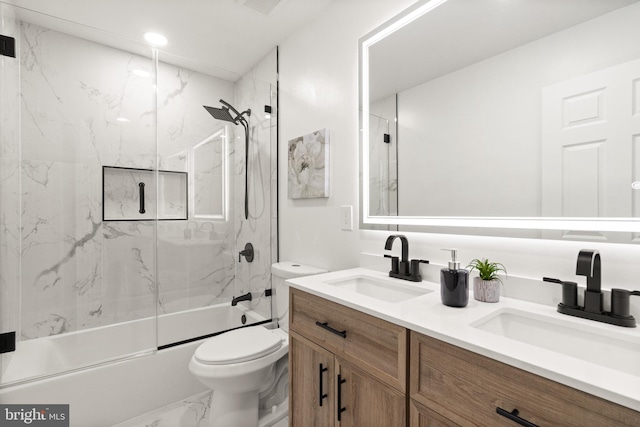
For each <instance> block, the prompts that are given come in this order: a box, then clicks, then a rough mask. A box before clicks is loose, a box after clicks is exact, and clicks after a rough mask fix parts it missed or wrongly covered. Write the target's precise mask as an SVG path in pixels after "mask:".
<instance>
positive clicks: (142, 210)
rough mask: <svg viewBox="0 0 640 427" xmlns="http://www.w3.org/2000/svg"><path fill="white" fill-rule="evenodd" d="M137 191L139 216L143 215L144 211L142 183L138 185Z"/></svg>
mask: <svg viewBox="0 0 640 427" xmlns="http://www.w3.org/2000/svg"><path fill="white" fill-rule="evenodd" d="M138 190H139V191H140V210H139V211H138V212H140V213H141V214H143V213H145V212H146V211H145V209H144V182H141V183H139V184H138Z"/></svg>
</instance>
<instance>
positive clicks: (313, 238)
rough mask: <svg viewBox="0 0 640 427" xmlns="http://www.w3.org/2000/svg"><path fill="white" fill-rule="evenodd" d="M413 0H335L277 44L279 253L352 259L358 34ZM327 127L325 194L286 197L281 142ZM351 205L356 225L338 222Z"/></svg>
mask: <svg viewBox="0 0 640 427" xmlns="http://www.w3.org/2000/svg"><path fill="white" fill-rule="evenodd" d="M411 3H413V1H410V0H396V1H393V2H391V1H387V0H373V1H372V0H349V1H335V2H333V3H332V4H331V5H330V6H329V7H328V8H327V9H326V10H325V11H324V12H323V13H322V14H321V15H320V16H318V17H317V19H315V20H314V21H313V22H310V23H309V24H308V25H307V26H305V27H304V28H302V29H301V30H299V31H298V32H297V33H295V34H293V35H292V36H291V37H289V38H288V39H287V40H285V41H284V42H283V43H282V44H281V45H280V148H279V150H280V151H279V153H280V171H279V175H280V176H279V178H280V196H279V197H280V206H279V215H280V259H281V260H293V261H297V262H302V263H305V264H311V265H315V266H318V267H323V268H327V269H330V270H339V269H344V268H349V267H354V266H357V265H358V252H359V249H358V247H359V243H358V242H359V236H358V232H357V222H358V220H357V219H358V209H357V206H358V158H359V157H358V138H359V134H358V39H359V38H360V37H362V36H363V35H365V34H366V33H368V32H370V31H372V30H373V29H375V28H376V27H377V26H379V25H380V24H382V23H383V22H385V21H386V20H387V19H389V18H390V17H392V16H394V15H395V14H397V13H398V12H400V11H401V10H403V9H404V8H406V7H407V6H409V5H410V4H411ZM322 128H327V129H329V133H330V156H331V162H330V164H331V166H330V186H331V187H330V197H329V198H327V199H307V200H289V199H288V198H287V142H288V141H289V140H290V139H293V138H295V137H298V136H301V135H305V134H307V133H310V132H313V131H316V130H318V129H322ZM342 205H351V206H353V208H354V209H353V223H354V231H342V230H341V229H340V223H341V222H340V206H342Z"/></svg>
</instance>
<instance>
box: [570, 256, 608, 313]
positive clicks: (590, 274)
mask: <svg viewBox="0 0 640 427" xmlns="http://www.w3.org/2000/svg"><path fill="white" fill-rule="evenodd" d="M576 274H577V275H578V276H586V277H587V290H586V291H584V311H588V312H590V313H602V311H603V310H602V291H601V280H602V274H601V268H600V254H599V253H598V251H596V250H594V249H583V250H581V251H580V253H578V262H577V263H576Z"/></svg>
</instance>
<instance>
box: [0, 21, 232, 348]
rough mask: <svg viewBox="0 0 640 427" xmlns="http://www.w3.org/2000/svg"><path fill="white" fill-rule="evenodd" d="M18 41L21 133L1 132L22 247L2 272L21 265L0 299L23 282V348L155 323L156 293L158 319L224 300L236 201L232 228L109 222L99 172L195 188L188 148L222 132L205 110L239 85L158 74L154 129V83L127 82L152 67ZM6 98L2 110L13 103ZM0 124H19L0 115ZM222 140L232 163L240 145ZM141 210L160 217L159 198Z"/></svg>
mask: <svg viewBox="0 0 640 427" xmlns="http://www.w3.org/2000/svg"><path fill="white" fill-rule="evenodd" d="M19 27H20V33H19V37H18V38H19V50H20V67H21V80H20V85H19V87H20V95H19V97H20V115H21V124H20V126H19V130H18V131H14V133H13V134H11V132H12V131H11V127H10V126H8V127H5V126H4V123H3V126H2V138H3V140H2V156H3V157H2V162H3V169H2V177H3V181H2V187H0V190H1V191H2V195H1V196H2V203H0V205H1V206H2V208H1V209H4V211H3V226H4V227H5V228H6V227H8V226H13V228H12V230H9V231H8V232H5V235H7V234H8V235H9V236H13V235H15V241H12V240H11V239H5V240H4V241H3V248H2V250H3V254H2V255H3V257H2V260H3V262H10V261H8V260H11V253H12V252H13V253H16V254H19V257H20V261H21V262H20V263H15V264H14V265H21V267H20V271H19V272H16V273H15V274H13V277H10V274H12V273H11V269H7V270H4V269H3V273H2V274H3V276H2V280H3V289H5V288H7V287H6V286H4V282H5V281H8V280H10V281H16V279H19V282H20V286H21V300H22V305H21V307H20V311H21V314H20V316H21V318H20V324H21V330H20V335H21V339H31V338H36V337H42V336H48V335H55V334H59V333H64V332H72V331H77V330H82V329H86V328H91V327H96V326H103V325H108V324H111V323H118V322H123V321H128V320H133V319H139V318H143V317H147V316H153V315H155V313H156V286H158V287H159V294H158V303H159V312H160V313H169V312H175V311H179V310H183V309H186V308H194V307H202V306H206V305H210V304H216V303H219V302H223V301H228V300H230V298H231V296H232V295H233V294H235V293H236V290H235V289H234V265H235V263H234V260H235V256H236V254H235V237H236V235H235V234H236V231H235V227H234V218H235V215H234V212H235V209H234V208H233V203H234V198H233V196H232V193H233V192H230V193H231V195H230V197H229V200H230V208H229V215H228V216H227V217H226V218H195V217H193V215H192V214H191V212H190V216H189V219H188V220H185V221H179V220H174V221H145V220H141V221H108V222H103V221H102V166H117V167H126V168H140V169H156V168H159V169H161V170H171V171H181V172H190V173H189V175H190V179H191V175H192V174H191V171H192V165H193V147H194V146H195V145H197V144H198V143H200V142H202V141H203V140H206V139H207V138H209V137H210V136H211V135H212V134H215V133H216V132H219V131H220V130H221V124H220V123H218V122H216V121H215V120H213V119H212V118H211V117H210V116H209V115H208V113H206V111H205V110H204V109H203V108H202V105H203V104H207V105H215V104H216V103H217V101H218V99H220V98H225V99H232V97H233V84H232V83H229V82H224V81H221V80H218V79H215V78H212V77H210V76H206V75H203V74H200V73H196V72H193V71H189V70H184V69H181V68H178V67H175V66H172V65H168V64H165V63H160V64H159V69H158V80H157V81H158V95H157V97H158V99H157V105H158V111H157V120H158V121H157V124H156V114H155V113H156V112H155V108H154V93H153V79H152V78H150V77H145V76H144V75H140V73H138V74H136V73H133V71H134V70H143V71H146V72H148V73H150V75H151V76H153V71H154V61H153V60H152V59H151V58H144V57H141V56H138V55H134V54H130V53H127V52H124V51H120V50H117V49H113V48H110V47H106V46H103V45H100V44H96V43H93V42H89V41H86V40H83V39H79V38H76V37H72V36H69V35H66V34H63V33H59V32H56V31H52V30H48V29H45V28H42V27H39V26H36V25H31V24H29V23H24V22H23V23H21V24H20V25H19ZM150 56H151V54H150ZM4 76H6V73H4V72H3V79H4V78H5V77H4ZM2 84H3V89H4V86H5V82H4V81H3V82H2ZM4 93H5V92H4V91H3V97H2V103H3V104H2V106H3V108H4V107H5V105H6V104H7V103H9V102H11V101H10V98H8V97H5V96H4ZM16 116H17V115H16ZM8 117H9V118H8ZM119 118H120V119H121V120H118V119H119ZM122 119H126V120H122ZM2 120H15V121H14V123H19V122H18V118H17V117H13V118H11V117H10V115H7V114H5V113H4V111H3V114H2ZM156 126H157V146H156ZM222 129H223V131H224V127H222ZM17 132H19V133H20V135H19V136H17V135H16V133H17ZM231 132H233V129H231ZM221 135H222V137H221V138H222V139H221V142H220V143H219V145H220V146H222V145H223V144H227V145H228V146H229V148H230V149H229V150H227V151H228V152H227V156H228V157H229V158H230V159H233V157H234V151H233V144H232V143H231V142H230V141H232V138H230V135H227V134H225V133H224V132H223V133H222V134H221ZM223 140H224V141H223ZM15 141H21V149H22V159H21V160H20V161H18V160H17V157H16V156H17V155H16V154H12V151H17V150H16V148H15V147H13V148H12V145H11V144H12V143H13V144H14V143H15ZM14 145H15V144H14ZM156 147H157V148H156ZM12 155H13V157H12ZM5 163H6V164H7V166H5ZM229 164H230V166H229V169H230V171H228V173H229V172H230V173H232V175H231V176H232V177H233V168H234V164H233V162H232V161H231V162H229ZM221 167H222V164H221V165H220V166H219V168H221ZM12 171H13V172H12ZM218 173H221V172H220V171H218ZM19 180H21V186H20V185H18V184H17V182H19ZM231 182H233V180H231ZM154 186H155V183H154ZM18 189H19V190H18ZM12 192H14V193H15V194H12ZM160 196H161V197H162V194H160ZM12 197H13V199H15V200H13V202H12ZM20 197H21V203H18V199H19V198H20ZM189 198H190V200H193V198H192V195H191V194H190V195H189ZM145 199H146V200H147V207H148V209H149V210H151V212H153V214H154V216H155V214H156V212H155V210H154V209H155V194H154V192H149V193H147V194H146V197H145ZM12 207H13V208H14V210H15V211H16V212H9V211H10V210H11V208H12ZM16 207H19V208H16ZM18 209H19V212H17V211H18ZM18 213H21V215H22V217H21V221H22V225H21V228H17V227H19V225H18V224H19V221H18V219H19V216H18V215H17V214H18ZM11 215H13V217H11ZM156 239H157V246H156ZM5 255H7V256H5ZM15 258H16V257H15V256H14V260H15ZM156 259H157V263H158V264H157V265H156ZM9 288H10V287H9ZM3 292H5V291H4V290H3ZM3 297H4V294H3ZM3 300H4V298H3ZM186 334H187V337H188V331H186ZM151 335H153V334H151ZM154 345H155V338H153V337H152V338H151V341H150V343H149V346H150V347H153V346H154Z"/></svg>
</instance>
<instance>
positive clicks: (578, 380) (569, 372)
mask: <svg viewBox="0 0 640 427" xmlns="http://www.w3.org/2000/svg"><path fill="white" fill-rule="evenodd" d="M359 275H364V276H368V277H374V278H380V279H383V280H394V281H397V282H399V283H401V284H402V286H404V287H414V288H415V289H427V290H430V291H431V292H430V293H428V294H426V295H422V296H418V297H416V298H413V299H409V300H407V301H405V302H399V303H390V302H385V301H381V300H379V299H376V298H372V297H368V296H364V295H360V294H357V293H355V292H353V291H349V290H346V289H342V288H340V287H339V286H335V285H332V284H329V283H328V282H331V281H335V280H339V279H343V278H348V277H353V276H359ZM470 282H471V280H470ZM288 283H289V284H290V286H292V287H294V288H297V289H300V290H302V291H305V292H308V293H310V294H313V295H317V296H320V297H323V298H326V299H328V300H330V301H334V302H337V303H339V304H342V305H345V306H347V307H350V308H353V309H355V310H358V311H361V312H363V313H367V314H370V315H372V316H376V317H379V318H381V319H384V320H387V321H389V322H391V323H395V324H397V325H400V326H404V327H406V328H407V329H410V330H413V331H416V332H419V333H421V334H424V335H427V336H430V337H433V338H436V339H439V340H442V341H445V342H447V343H450V344H453V345H456V346H458V347H461V348H464V349H467V350H470V351H473V352H475V353H478V354H481V355H483V356H487V357H490V358H492V359H495V360H498V361H500V362H503V363H506V364H508V365H511V366H515V367H517V368H520V369H523V370H525V371H528V372H532V373H534V374H537V375H540V376H542V377H545V378H548V379H550V380H553V381H556V382H559V383H561V384H565V385H567V386H570V387H574V388H576V389H578V390H582V391H584V392H586V393H589V394H593V395H595V396H598V397H601V398H603V399H606V400H609V401H612V402H615V403H618V404H620V405H623V406H626V407H628V408H631V409H634V410H636V411H640V376H638V375H634V374H632V373H628V372H623V371H621V370H617V369H613V368H611V367H605V366H601V365H599V364H596V363H591V362H588V361H585V360H581V359H580V358H577V357H571V356H567V355H564V354H561V353H557V352H555V351H551V350H546V349H543V348H541V347H538V346H535V345H531V344H527V343H525V342H520V341H516V340H514V339H510V338H506V337H503V336H500V335H496V334H494V333H490V332H486V331H483V330H480V329H477V328H475V327H473V326H472V325H474V324H478V323H481V322H482V319H483V318H485V317H487V316H489V317H490V316H491V315H492V314H494V313H495V312H496V310H501V311H513V310H517V311H518V312H526V313H532V314H533V315H535V316H538V319H539V318H540V317H539V316H544V318H545V319H549V320H550V321H551V322H558V321H559V322H562V324H563V325H568V326H571V327H572V328H575V329H576V330H579V329H581V328H582V329H586V330H588V331H590V332H592V333H593V332H595V333H593V335H594V340H598V339H599V334H601V335H602V336H607V335H615V336H617V337H622V338H623V339H624V340H628V342H629V343H630V345H632V346H640V328H623V327H620V326H613V325H608V324H604V323H600V322H595V321H590V320H585V319H580V318H576V317H572V316H567V315H563V314H560V313H558V312H557V311H556V309H555V307H550V306H546V305H541V304H535V303H531V302H527V301H521V300H517V299H512V298H505V297H501V298H500V302H498V303H483V302H479V301H476V300H475V299H474V298H473V293H472V292H471V295H470V296H469V305H468V306H467V307H465V308H452V307H447V306H445V305H443V304H442V303H441V301H440V284H439V283H433V282H426V281H422V282H420V283H413V282H409V281H405V280H399V279H389V277H388V275H387V274H386V273H381V272H378V271H374V270H369V269H364V268H355V269H350V270H342V271H336V272H331V273H326V274H320V275H317V276H307V277H302V278H296V279H289V280H288ZM469 287H470V288H471V290H472V289H473V285H472V284H471V283H470V284H469ZM637 364H640V360H638V361H637ZM636 372H640V371H636Z"/></svg>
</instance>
